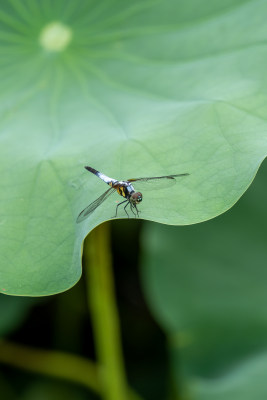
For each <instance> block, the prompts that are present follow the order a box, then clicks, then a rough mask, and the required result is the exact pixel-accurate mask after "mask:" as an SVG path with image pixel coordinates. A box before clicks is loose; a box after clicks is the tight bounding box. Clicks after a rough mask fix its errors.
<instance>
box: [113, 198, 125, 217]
mask: <svg viewBox="0 0 267 400" xmlns="http://www.w3.org/2000/svg"><path fill="white" fill-rule="evenodd" d="M126 201H128V200H124V201H121V202H120V203H119V204H117V207H116V214H115V215H114V217H112V218H116V217H117V214H118V207H119V206H120V205H121V204H123V203H126ZM126 206H127V204H126ZM126 206H125V207H126ZM124 209H125V208H124ZM126 214H127V212H126ZM127 215H128V214H127Z"/></svg>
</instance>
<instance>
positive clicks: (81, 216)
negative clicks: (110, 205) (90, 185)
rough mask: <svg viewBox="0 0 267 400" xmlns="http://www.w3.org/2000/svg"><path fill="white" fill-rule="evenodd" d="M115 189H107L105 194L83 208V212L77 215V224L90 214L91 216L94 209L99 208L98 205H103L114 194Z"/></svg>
mask: <svg viewBox="0 0 267 400" xmlns="http://www.w3.org/2000/svg"><path fill="white" fill-rule="evenodd" d="M115 191H116V189H114V188H112V187H111V188H109V189H108V190H107V191H106V192H105V193H103V194H101V196H99V197H98V198H97V199H96V200H95V201H93V202H92V203H91V204H89V206H87V207H85V209H84V210H82V212H81V213H80V214H79V215H78V218H77V220H76V222H77V224H78V223H79V222H82V221H83V220H85V219H86V218H87V217H88V216H89V215H90V214H92V212H93V211H95V209H96V208H97V207H98V206H100V204H102V203H103V201H105V200H106V199H107V198H108V197H109V196H110V195H111V194H112V193H114V192H115Z"/></svg>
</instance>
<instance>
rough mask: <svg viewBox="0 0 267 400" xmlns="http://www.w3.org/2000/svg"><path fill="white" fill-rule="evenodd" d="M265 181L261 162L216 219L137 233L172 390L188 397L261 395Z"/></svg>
mask: <svg viewBox="0 0 267 400" xmlns="http://www.w3.org/2000/svg"><path fill="white" fill-rule="evenodd" d="M266 176H267V165H266V163H265V164H264V168H262V169H261V170H260V172H259V175H258V176H257V178H256V179H255V182H254V184H253V186H252V187H251V188H250V190H249V191H248V192H247V193H246V194H245V196H244V197H243V198H242V199H241V200H240V202H239V203H238V205H236V206H235V207H234V208H232V209H231V210H230V211H229V212H227V213H226V214H224V215H223V216H220V217H218V218H216V219H213V220H212V221H208V222H205V223H202V224H198V225H194V226H189V227H168V226H162V225H153V226H152V224H147V226H146V229H145V231H144V233H143V250H144V253H145V257H144V259H143V263H142V264H143V265H142V266H143V282H144V287H145V291H146V294H147V298H148V301H149V304H150V308H151V309H152V310H153V311H154V315H155V316H156V317H157V319H158V321H159V322H160V323H161V326H162V327H163V329H164V330H165V331H167V332H168V336H169V348H170V353H171V358H172V365H173V370H174V375H175V381H176V384H177V388H178V390H181V389H182V388H181V385H183V386H184V387H183V390H186V391H189V392H190V393H191V397H192V399H193V400H202V399H203V400H204V399H214V400H224V399H225V400H226V399H227V400H229V399H231V400H232V399H235V400H239V399H244V398H245V399H249V398H251V396H252V393H253V398H257V399H261V398H264V396H265V394H266V391H267V385H266V381H265V380H264V378H263V377H264V376H266V362H265V361H266V354H265V353H266V345H267V342H266V334H267V312H266V302H267V294H266V293H267V291H266V279H267V276H266V273H267V272H266V229H265V225H264V224H262V221H264V220H265V219H266V217H267V215H266V207H265V202H266V201H265V200H266V198H267V191H266V185H265V183H264V182H265V181H266ZM182 382H183V383H182ZM185 388H186V389H185Z"/></svg>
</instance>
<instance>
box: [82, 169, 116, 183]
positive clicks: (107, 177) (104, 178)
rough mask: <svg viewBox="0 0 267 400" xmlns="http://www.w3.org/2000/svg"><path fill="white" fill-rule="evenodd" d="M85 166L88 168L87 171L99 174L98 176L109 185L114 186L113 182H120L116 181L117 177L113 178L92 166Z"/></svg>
mask: <svg viewBox="0 0 267 400" xmlns="http://www.w3.org/2000/svg"><path fill="white" fill-rule="evenodd" d="M84 168H85V169H87V171H90V172H92V174H94V175H96V176H98V178H100V179H102V181H104V182H106V183H107V184H108V185H109V186H113V183H115V182H118V181H116V179H112V178H110V177H109V176H107V175H105V174H102V172H99V171H97V170H96V169H94V168H92V167H88V166H86V167H84Z"/></svg>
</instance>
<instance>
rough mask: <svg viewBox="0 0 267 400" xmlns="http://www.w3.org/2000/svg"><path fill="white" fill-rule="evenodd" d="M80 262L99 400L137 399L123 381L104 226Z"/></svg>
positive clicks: (92, 237)
mask: <svg viewBox="0 0 267 400" xmlns="http://www.w3.org/2000/svg"><path fill="white" fill-rule="evenodd" d="M84 261H85V267H86V272H87V273H86V275H87V282H88V303H89V307H90V310H91V315H92V323H93V329H94V336H95V345H96V351H97V355H98V359H99V364H100V376H99V379H100V381H101V387H102V398H103V400H126V399H127V400H128V399H138V398H139V397H138V396H137V395H135V394H133V393H130V391H129V389H128V385H127V381H126V374H125V369H124V363H123V355H122V348H121V336H120V327H119V317H118V312H117V307H116V301H115V289H114V282H113V275H112V265H111V250H110V227H109V224H108V223H105V224H102V225H100V226H98V227H97V228H95V229H94V230H93V231H92V232H91V233H90V235H89V237H88V240H86V243H85V246H84Z"/></svg>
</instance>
